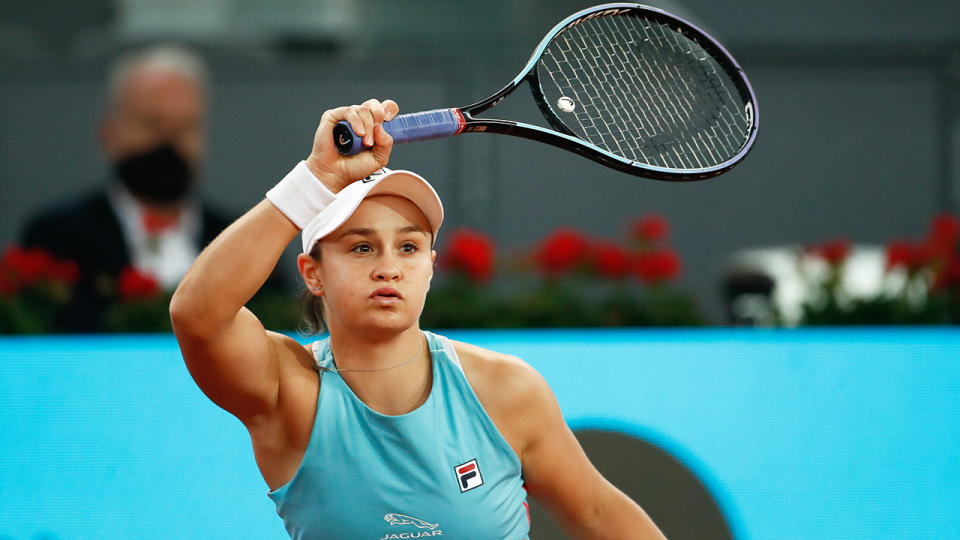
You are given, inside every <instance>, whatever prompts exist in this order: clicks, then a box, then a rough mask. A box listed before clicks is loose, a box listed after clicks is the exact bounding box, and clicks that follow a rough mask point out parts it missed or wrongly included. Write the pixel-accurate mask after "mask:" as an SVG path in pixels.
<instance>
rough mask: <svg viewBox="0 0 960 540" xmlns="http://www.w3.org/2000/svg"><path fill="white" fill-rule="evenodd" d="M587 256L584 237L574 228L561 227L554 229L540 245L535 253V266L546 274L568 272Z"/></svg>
mask: <svg viewBox="0 0 960 540" xmlns="http://www.w3.org/2000/svg"><path fill="white" fill-rule="evenodd" d="M588 256H589V244H588V243H587V240H586V238H584V237H583V235H582V234H580V233H579V232H578V231H576V230H574V229H568V228H561V229H557V230H556V231H554V233H553V234H552V235H550V236H549V237H547V239H546V240H544V241H543V244H541V245H540V248H539V249H538V250H537V253H536V255H535V257H536V262H537V266H539V267H540V271H541V272H543V273H544V274H546V275H559V274H563V273H565V272H569V271H571V270H573V269H574V268H576V267H577V265H579V264H580V263H582V262H585V261H586V260H587V257H588Z"/></svg>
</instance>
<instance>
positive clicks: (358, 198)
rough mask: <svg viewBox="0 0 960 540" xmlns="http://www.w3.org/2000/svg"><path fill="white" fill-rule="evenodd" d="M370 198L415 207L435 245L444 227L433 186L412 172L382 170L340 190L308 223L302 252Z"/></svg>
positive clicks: (440, 205)
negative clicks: (388, 197)
mask: <svg viewBox="0 0 960 540" xmlns="http://www.w3.org/2000/svg"><path fill="white" fill-rule="evenodd" d="M373 195H396V196H398V197H403V198H404V199H407V200H409V201H410V202H412V203H413V204H415V205H417V208H419V209H420V211H421V212H423V215H424V216H426V218H427V221H428V222H429V223H430V229H431V232H432V233H433V240H434V241H436V239H437V231H438V230H440V224H441V223H443V204H442V203H441V202H440V197H439V196H438V195H437V192H436V191H434V189H433V186H431V185H430V184H429V183H428V182H427V181H426V180H425V179H424V178H423V177H422V176H420V175H419V174H417V173H415V172H410V171H391V170H390V169H387V168H386V167H384V168H383V169H380V170H378V171H377V172H375V173H373V174H372V175H370V176H368V177H366V178H364V179H363V180H359V181H357V182H353V183H352V184H350V185H349V186H347V187H345V188H343V189H342V190H340V192H339V193H337V196H336V198H335V199H334V200H333V202H331V203H330V204H329V205H328V206H327V207H326V208H324V209H323V210H322V211H321V212H320V213H319V214H317V216H316V217H315V218H313V219H312V220H310V223H307V226H306V227H304V228H303V233H302V238H303V252H304V253H307V254H309V253H310V250H312V249H313V246H315V245H316V243H317V242H318V241H319V240H320V239H322V238H323V237H325V236H327V235H328V234H330V233H332V232H333V231H335V230H337V228H338V227H340V226H341V225H343V223H344V222H345V221H347V220H348V219H350V216H352V215H353V213H354V212H355V211H356V210H357V207H358V206H360V203H361V202H362V201H363V200H364V199H366V198H367V197H371V196H373Z"/></svg>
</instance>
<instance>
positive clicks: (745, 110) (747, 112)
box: [743, 102, 753, 137]
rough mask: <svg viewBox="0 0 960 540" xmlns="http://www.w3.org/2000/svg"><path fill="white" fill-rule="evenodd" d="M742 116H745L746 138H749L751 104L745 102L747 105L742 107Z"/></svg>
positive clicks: (751, 122)
mask: <svg viewBox="0 0 960 540" xmlns="http://www.w3.org/2000/svg"><path fill="white" fill-rule="evenodd" d="M743 114H745V115H746V116H747V129H746V131H747V137H749V136H750V130H752V129H753V103H751V102H747V104H746V105H744V106H743Z"/></svg>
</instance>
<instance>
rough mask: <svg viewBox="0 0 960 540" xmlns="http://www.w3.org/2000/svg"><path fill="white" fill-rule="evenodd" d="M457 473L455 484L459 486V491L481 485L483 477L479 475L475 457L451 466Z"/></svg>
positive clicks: (465, 490) (462, 491)
mask: <svg viewBox="0 0 960 540" xmlns="http://www.w3.org/2000/svg"><path fill="white" fill-rule="evenodd" d="M453 470H454V472H456V473H457V484H459V486H460V493H465V492H467V491H470V490H471V489H473V488H475V487H480V486H482V485H483V477H482V476H480V466H479V465H477V460H476V459H471V460H470V461H468V462H466V463H461V464H460V465H457V466H456V467H454V468H453Z"/></svg>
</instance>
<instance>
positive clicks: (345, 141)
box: [337, 133, 350, 146]
mask: <svg viewBox="0 0 960 540" xmlns="http://www.w3.org/2000/svg"><path fill="white" fill-rule="evenodd" d="M337 142H338V143H340V146H346V145H348V144H350V140H349V139H347V138H346V137H344V136H343V133H341V134H340V138H339V139H338V140H337Z"/></svg>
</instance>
